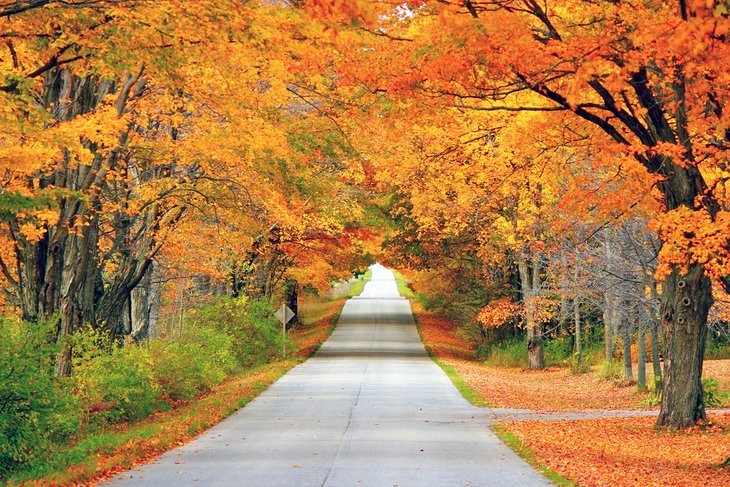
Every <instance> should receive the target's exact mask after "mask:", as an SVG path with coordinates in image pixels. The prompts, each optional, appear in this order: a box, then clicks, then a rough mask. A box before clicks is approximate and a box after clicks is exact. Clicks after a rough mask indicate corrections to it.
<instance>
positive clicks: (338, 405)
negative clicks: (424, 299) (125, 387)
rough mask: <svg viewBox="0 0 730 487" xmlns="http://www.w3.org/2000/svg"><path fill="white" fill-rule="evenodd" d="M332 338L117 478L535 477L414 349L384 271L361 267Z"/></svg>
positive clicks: (341, 482)
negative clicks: (184, 439)
mask: <svg viewBox="0 0 730 487" xmlns="http://www.w3.org/2000/svg"><path fill="white" fill-rule="evenodd" d="M372 270H373V278H372V280H371V281H370V282H369V283H367V285H366V286H365V290H364V291H363V293H362V295H361V296H359V297H357V298H353V299H351V300H349V301H348V302H347V303H346V304H345V307H344V309H343V311H342V315H341V318H340V321H339V323H338V326H337V328H336V329H335V331H334V333H333V334H332V336H331V337H330V338H329V340H327V341H326V342H325V343H324V344H323V345H322V347H321V348H320V350H319V352H318V353H317V354H316V355H315V356H314V357H312V358H311V359H310V360H308V361H307V362H306V363H304V364H301V365H299V366H298V367H296V368H294V369H292V370H291V371H290V372H289V373H288V374H286V375H285V376H284V377H282V378H281V379H280V380H279V381H277V382H276V383H275V384H274V385H272V386H271V387H270V388H269V389H268V390H267V391H266V392H264V393H262V394H261V395H260V396H259V397H258V398H256V399H255V400H254V401H252V402H251V403H249V404H248V405H247V406H246V407H245V408H243V409H241V410H240V411H238V412H237V413H236V414H234V415H233V416H231V417H230V418H229V419H227V420H226V421H224V422H222V423H220V424H219V425H218V426H215V427H213V428H212V429H210V430H208V431H207V432H206V433H205V434H203V435H201V436H200V437H198V438H197V439H195V440H194V441H192V442H191V443H189V444H187V445H185V446H183V447H180V448H177V449H175V450H172V451H170V452H168V453H166V454H165V455H162V456H161V457H159V458H158V459H157V460H156V461H155V462H153V463H151V464H149V465H145V466H143V467H140V468H138V469H136V470H132V471H129V472H126V473H124V474H122V475H120V476H118V477H117V478H115V479H114V480H113V485H118V486H119V487H124V486H135V485H145V486H153V485H154V486H167V485H171V486H180V485H200V486H208V485H231V486H233V485H235V486H256V487H258V486H318V487H319V486H334V487H340V486H354V487H357V486H376V487H380V486H383V487H393V486H398V487H406V486H414V487H428V486H433V487H448V486H455V487H456V486H459V487H469V486H471V487H476V486H499V487H506V486H547V485H552V483H550V482H549V481H548V480H547V479H545V478H544V477H543V476H541V475H540V474H538V473H537V472H536V471H535V470H534V469H532V468H531V467H530V466H529V465H527V464H526V463H525V462H524V461H522V460H521V459H520V458H519V457H518V456H517V455H515V454H514V453H513V452H512V450H510V449H509V448H507V447H506V446H505V445H503V444H502V443H501V442H500V441H499V440H498V439H497V438H496V436H495V435H494V434H493V433H492V432H491V430H489V428H488V427H487V426H488V424H489V422H490V420H491V419H492V418H494V415H493V414H492V413H490V412H489V411H488V410H484V409H479V408H475V407H473V406H471V405H470V404H469V403H468V402H467V401H466V400H464V398H463V397H462V396H461V395H460V394H459V392H458V391H457V390H456V389H455V388H454V386H453V385H452V384H451V382H450V380H449V379H448V377H446V375H445V374H444V373H443V372H442V371H441V369H440V368H439V367H438V366H436V365H435V364H434V363H433V362H432V361H431V360H430V359H429V358H428V356H427V355H426V352H425V350H424V348H423V346H422V344H421V342H420V340H419V337H418V332H417V330H416V326H415V324H414V321H413V315H412V314H411V308H410V304H409V303H408V301H407V300H406V299H404V298H402V297H400V295H399V294H398V290H397V287H396V284H395V280H394V279H393V275H392V273H391V272H390V271H389V270H387V269H386V268H384V267H383V266H381V265H377V264H376V265H375V266H373V267H372Z"/></svg>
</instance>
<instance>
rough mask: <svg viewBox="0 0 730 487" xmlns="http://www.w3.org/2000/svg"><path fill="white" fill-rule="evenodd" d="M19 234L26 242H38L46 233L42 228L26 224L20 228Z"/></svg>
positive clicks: (33, 224)
mask: <svg viewBox="0 0 730 487" xmlns="http://www.w3.org/2000/svg"><path fill="white" fill-rule="evenodd" d="M20 232H21V233H22V234H23V236H24V237H25V238H26V240H28V242H31V243H35V242H38V241H39V240H40V239H41V238H43V236H44V235H45V233H46V231H45V229H44V228H42V227H39V226H38V225H37V224H35V223H31V222H27V223H23V224H22V225H21V226H20Z"/></svg>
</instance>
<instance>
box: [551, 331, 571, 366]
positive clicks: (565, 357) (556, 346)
mask: <svg viewBox="0 0 730 487" xmlns="http://www.w3.org/2000/svg"><path fill="white" fill-rule="evenodd" d="M544 347H545V349H544V353H545V364H546V365H556V366H564V365H568V364H570V363H571V360H572V358H573V340H572V338H571V337H569V336H559V337H556V338H553V339H552V340H548V341H546V342H544Z"/></svg>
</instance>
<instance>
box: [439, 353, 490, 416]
mask: <svg viewBox="0 0 730 487" xmlns="http://www.w3.org/2000/svg"><path fill="white" fill-rule="evenodd" d="M429 352H430V351H429ZM429 355H431V360H433V361H434V362H435V363H436V365H438V366H439V367H441V370H443V371H444V372H445V373H446V375H447V376H448V377H449V379H451V382H452V383H453V384H454V387H456V389H457V390H458V391H459V392H460V393H461V395H462V396H464V399H466V400H467V401H469V402H470V403H471V404H472V405H474V406H476V407H478V408H488V407H492V405H491V403H490V402H489V401H487V400H486V399H484V397H482V395H481V394H479V393H478V392H477V391H475V390H474V389H472V388H471V386H469V384H467V383H466V381H465V380H464V379H463V378H462V377H461V376H460V375H459V374H458V373H457V372H456V371H455V370H454V369H453V368H452V367H451V366H449V365H446V364H445V363H443V362H441V361H440V360H439V359H438V358H436V357H435V356H433V355H432V354H430V353H429Z"/></svg>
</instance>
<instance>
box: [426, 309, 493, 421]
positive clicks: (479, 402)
mask: <svg viewBox="0 0 730 487" xmlns="http://www.w3.org/2000/svg"><path fill="white" fill-rule="evenodd" d="M413 319H414V321H415V322H416V328H417V329H418V336H420V337H421V342H422V343H423V346H424V348H425V349H426V353H428V356H429V357H431V360H433V361H434V363H435V364H436V365H438V366H439V367H441V370H443V371H444V373H445V374H446V376H447V377H448V378H449V379H450V380H451V383H452V384H454V387H456V389H457V390H458V391H459V392H460V393H461V395H462V396H464V399H466V400H467V401H469V402H470V403H471V404H472V405H474V406H476V407H479V408H488V407H491V404H490V403H489V401H487V400H486V399H484V397H482V395H481V394H479V393H478V392H477V391H475V390H474V389H472V388H471V386H469V384H467V383H466V381H465V380H464V379H463V378H462V377H461V376H460V375H459V374H458V373H457V372H456V371H455V370H454V369H453V368H452V367H451V366H449V365H446V364H445V363H443V362H441V361H440V360H439V359H438V357H436V355H435V354H434V353H433V350H431V347H429V346H428V345H427V344H426V342H425V341H424V340H423V333H421V324H420V323H419V322H418V315H416V314H415V313H413Z"/></svg>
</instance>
